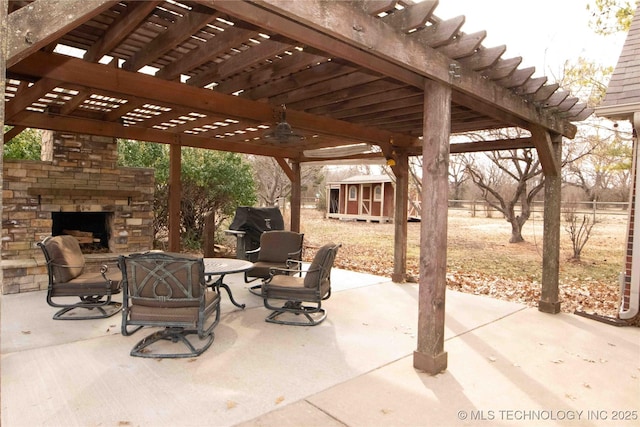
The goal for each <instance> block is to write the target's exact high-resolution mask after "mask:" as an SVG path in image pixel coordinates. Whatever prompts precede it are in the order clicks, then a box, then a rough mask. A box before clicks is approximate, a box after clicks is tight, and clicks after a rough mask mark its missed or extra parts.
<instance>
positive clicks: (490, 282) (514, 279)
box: [285, 209, 627, 316]
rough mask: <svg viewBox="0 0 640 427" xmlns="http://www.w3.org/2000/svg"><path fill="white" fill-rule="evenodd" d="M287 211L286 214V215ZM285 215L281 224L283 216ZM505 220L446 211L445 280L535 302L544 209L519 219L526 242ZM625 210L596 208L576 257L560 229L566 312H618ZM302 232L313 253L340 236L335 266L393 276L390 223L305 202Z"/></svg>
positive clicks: (411, 231)
mask: <svg viewBox="0 0 640 427" xmlns="http://www.w3.org/2000/svg"><path fill="white" fill-rule="evenodd" d="M285 216H286V214H285ZM287 221H288V220H287V219H286V220H285V223H287ZM510 227H511V226H510V224H509V223H507V222H506V221H505V220H504V219H502V218H501V217H499V214H494V217H493V218H488V217H486V216H485V215H477V216H475V217H474V216H472V215H471V212H470V211H466V210H450V213H449V225H448V247H447V260H448V277H447V279H448V286H449V287H450V288H452V289H456V290H460V291H463V292H469V293H476V294H484V295H489V296H492V297H495V298H502V299H508V300H512V301H519V302H522V303H525V304H529V305H532V306H533V305H537V302H538V300H539V295H540V293H539V292H540V281H541V276H542V254H543V250H544V249H543V247H542V233H543V231H542V229H543V221H542V216H541V215H538V214H536V215H535V217H534V218H532V219H530V220H529V221H528V222H527V223H526V224H525V226H524V229H523V237H524V239H525V242H523V243H516V244H513V243H509V237H510V233H511V228H510ZM626 227H627V216H626V215H624V214H619V215H599V216H598V223H597V224H596V225H595V227H594V228H593V231H592V233H591V237H590V239H589V241H588V242H587V244H586V246H585V248H584V249H583V251H582V257H581V258H582V259H581V261H579V262H576V261H571V260H570V258H571V255H572V249H571V241H570V239H569V234H568V233H567V232H566V231H565V230H564V229H562V230H561V255H560V258H561V259H560V294H561V299H562V309H563V311H567V312H573V311H574V310H576V309H578V310H584V311H587V312H596V313H598V314H601V315H607V316H615V313H616V307H617V304H618V298H619V289H618V276H619V273H620V271H622V269H623V262H624V247H625V244H626V243H625V234H626ZM301 231H302V232H303V233H305V244H306V246H307V247H308V249H307V250H306V253H305V259H307V260H310V259H311V258H312V257H313V254H314V253H315V251H314V250H313V248H315V247H318V246H320V245H322V244H323V243H326V242H329V241H334V242H339V243H342V245H343V246H342V248H341V249H340V251H339V252H338V257H337V258H336V263H335V265H336V267H338V268H344V269H348V270H355V271H361V272H367V273H372V274H377V275H381V276H386V277H390V276H391V273H392V272H393V232H394V225H393V224H380V223H367V222H356V221H340V220H333V219H331V220H330V219H325V218H324V213H323V212H320V211H317V210H312V209H303V211H302V218H301ZM419 241H420V223H417V222H410V223H409V224H408V246H407V273H408V274H409V275H411V276H413V277H414V278H415V279H416V280H417V279H418V277H419V267H418V263H419V253H420V244H419V243H420V242H419Z"/></svg>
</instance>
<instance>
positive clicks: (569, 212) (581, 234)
mask: <svg viewBox="0 0 640 427" xmlns="http://www.w3.org/2000/svg"><path fill="white" fill-rule="evenodd" d="M563 211H564V220H565V226H564V229H565V230H566V231H567V233H569V239H570V240H571V248H572V249H573V255H572V256H571V259H572V260H574V261H580V255H581V253H582V249H584V247H585V245H586V244H587V241H588V240H589V237H591V230H593V227H594V225H596V220H595V216H594V217H593V218H591V217H589V215H586V214H583V215H582V218H581V217H580V215H578V213H577V204H576V203H575V202H574V203H566V204H565V207H564V209H563Z"/></svg>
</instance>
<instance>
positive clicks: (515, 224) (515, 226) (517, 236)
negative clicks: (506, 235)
mask: <svg viewBox="0 0 640 427" xmlns="http://www.w3.org/2000/svg"><path fill="white" fill-rule="evenodd" d="M509 223H510V224H511V238H510V239H509V243H520V242H524V238H523V237H522V225H521V224H520V221H518V218H511V219H510V220H509Z"/></svg>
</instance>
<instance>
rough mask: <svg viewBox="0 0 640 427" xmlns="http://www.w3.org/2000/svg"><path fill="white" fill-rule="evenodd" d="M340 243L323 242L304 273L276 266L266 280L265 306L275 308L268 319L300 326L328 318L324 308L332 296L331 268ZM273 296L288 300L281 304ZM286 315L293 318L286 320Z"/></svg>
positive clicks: (264, 282) (264, 283) (264, 286)
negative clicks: (274, 302) (287, 272)
mask: <svg viewBox="0 0 640 427" xmlns="http://www.w3.org/2000/svg"><path fill="white" fill-rule="evenodd" d="M340 246H341V245H336V244H333V243H329V244H326V245H324V246H322V247H321V248H320V249H319V250H318V252H317V253H316V255H315V257H314V258H313V261H312V262H311V265H310V266H309V269H308V270H306V271H305V272H304V276H303V277H296V276H290V275H286V274H284V273H286V272H285V271H283V270H282V269H272V272H271V275H270V276H269V278H267V279H265V280H264V281H263V282H262V298H263V300H264V306H265V307H266V308H268V309H269V310H273V311H272V313H271V314H270V315H269V316H267V318H266V319H265V321H267V322H270V323H279V324H283V325H296V326H315V325H318V324H319V323H321V322H322V321H324V319H326V317H327V312H326V310H325V309H324V308H322V301H324V300H326V299H328V298H329V297H330V296H331V268H332V267H333V261H334V260H335V257H336V253H337V252H338V248H339V247H340ZM297 271H298V270H297V269H296V270H292V271H291V272H297ZM272 300H284V301H286V303H285V304H284V305H282V306H281V307H278V306H275V305H273V303H272V302H271V301H272ZM305 304H306V305H305ZM291 315H293V316H291ZM300 315H302V317H303V319H302V320H300V319H301V318H300V317H299V316H300ZM280 316H283V317H282V318H279V317H280ZM285 317H286V318H288V319H289V320H285Z"/></svg>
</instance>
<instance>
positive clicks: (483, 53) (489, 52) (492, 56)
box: [458, 45, 507, 71]
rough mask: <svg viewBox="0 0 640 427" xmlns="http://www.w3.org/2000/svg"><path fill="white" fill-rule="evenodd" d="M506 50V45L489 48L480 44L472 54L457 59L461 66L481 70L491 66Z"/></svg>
mask: <svg viewBox="0 0 640 427" xmlns="http://www.w3.org/2000/svg"><path fill="white" fill-rule="evenodd" d="M506 50H507V46H506V45H500V46H495V47H490V48H484V47H482V46H480V47H479V48H478V50H477V51H476V52H475V53H474V54H473V55H471V56H468V57H466V58H460V59H458V62H460V64H461V65H462V66H463V67H467V68H469V69H470V70H472V71H482V70H486V69H487V68H491V67H493V66H494V65H495V64H496V63H497V62H498V60H499V59H500V57H501V56H502V55H503V54H504V53H505V52H506Z"/></svg>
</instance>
